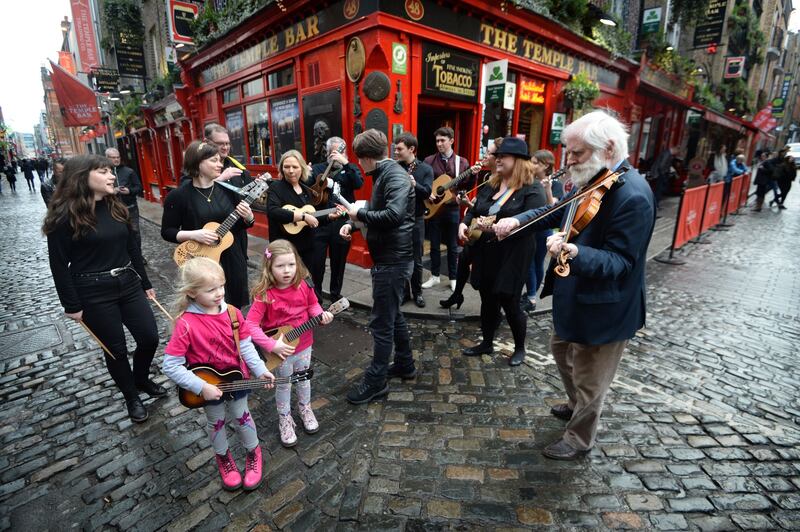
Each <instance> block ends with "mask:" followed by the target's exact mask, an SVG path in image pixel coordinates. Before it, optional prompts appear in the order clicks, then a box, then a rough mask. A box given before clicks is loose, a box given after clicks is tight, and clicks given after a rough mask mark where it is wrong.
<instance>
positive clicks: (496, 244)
mask: <svg viewBox="0 0 800 532" xmlns="http://www.w3.org/2000/svg"><path fill="white" fill-rule="evenodd" d="M534 171H535V168H534V165H533V163H532V162H531V156H530V154H529V153H528V144H527V143H526V142H525V141H524V140H522V139H519V138H517V137H506V138H504V139H503V143H502V145H501V146H500V147H499V148H498V149H497V151H496V152H495V173H494V174H493V175H492V177H491V178H490V179H489V182H488V183H487V184H486V186H484V187H482V188H481V190H480V191H478V196H477V197H476V198H475V207H473V208H472V209H470V211H469V212H468V213H467V215H466V216H465V217H464V221H463V222H462V223H461V224H460V225H459V228H458V236H459V238H460V239H461V240H467V239H468V238H469V231H470V229H471V228H470V224H471V223H472V221H473V220H475V221H476V224H475V229H477V230H478V231H480V233H481V234H480V237H479V238H478V240H477V242H475V243H474V244H473V250H472V276H471V281H472V286H473V287H474V288H475V289H477V290H478V292H479V293H480V296H481V333H482V334H483V339H482V340H481V342H480V343H479V344H477V345H475V346H474V347H469V348H467V349H464V351H463V354H464V355H465V356H480V355H484V354H491V353H493V352H494V345H493V342H494V335H495V331H496V329H497V325H498V322H499V320H500V309H501V308H502V309H503V311H504V312H505V315H506V320H507V321H508V325H509V327H510V328H511V333H512V335H513V337H514V353H513V354H512V356H511V358H510V359H509V362H508V363H509V365H511V366H518V365H520V364H521V363H522V361H523V360H524V359H525V329H526V327H527V323H528V318H527V315H526V314H525V313H524V312H523V311H522V309H521V308H520V305H519V295H520V293H521V292H522V286H523V285H524V284H525V279H526V278H527V277H528V269H529V268H530V264H531V259H532V258H533V253H534V251H535V249H534V248H535V246H536V242H535V240H534V234H533V233H529V234H527V235H526V236H525V237H524V238H520V239H515V240H513V241H503V242H501V241H498V240H497V239H496V238H495V236H494V234H493V233H494V230H493V228H492V226H493V225H494V222H495V220H498V219H501V218H506V217H509V216H515V215H517V214H520V213H522V212H525V211H529V210H531V209H535V208H537V207H541V206H543V205H544V204H545V194H544V189H543V188H542V185H541V183H539V182H537V181H535V179H534Z"/></svg>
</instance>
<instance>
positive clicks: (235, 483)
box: [216, 449, 242, 491]
mask: <svg viewBox="0 0 800 532" xmlns="http://www.w3.org/2000/svg"><path fill="white" fill-rule="evenodd" d="M216 456H217V466H218V467H219V475H220V476H221V477H222V488H223V489H225V490H227V491H233V490H237V489H239V488H240V487H242V475H241V473H239V468H238V467H236V462H235V461H234V460H233V455H231V451H230V449H229V450H228V452H227V453H225V454H218V455H216Z"/></svg>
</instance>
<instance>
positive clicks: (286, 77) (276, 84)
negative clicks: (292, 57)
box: [267, 65, 294, 91]
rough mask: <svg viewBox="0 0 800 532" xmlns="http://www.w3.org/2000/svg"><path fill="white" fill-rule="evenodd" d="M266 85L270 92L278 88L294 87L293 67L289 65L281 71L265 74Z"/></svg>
mask: <svg viewBox="0 0 800 532" xmlns="http://www.w3.org/2000/svg"><path fill="white" fill-rule="evenodd" d="M267 84H268V86H269V90H271V91H272V90H275V89H279V88H280V87H286V86H289V85H294V66H293V65H289V66H287V67H286V68H283V69H281V70H276V71H275V72H270V73H269V74H267Z"/></svg>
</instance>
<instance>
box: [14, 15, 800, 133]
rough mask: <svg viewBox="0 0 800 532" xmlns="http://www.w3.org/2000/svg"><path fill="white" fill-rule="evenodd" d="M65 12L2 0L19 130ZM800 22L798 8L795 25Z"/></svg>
mask: <svg viewBox="0 0 800 532" xmlns="http://www.w3.org/2000/svg"><path fill="white" fill-rule="evenodd" d="M793 1H794V5H795V6H797V5H798V4H800V0H793ZM64 15H67V16H69V18H70V20H72V12H71V10H70V2H69V0H0V42H2V45H3V53H2V55H0V69H1V70H0V71H2V73H3V75H2V83H0V107H2V108H3V116H4V117H5V121H6V124H8V125H10V126H11V127H12V128H13V129H14V130H15V131H19V132H22V133H32V132H33V125H34V124H36V123H38V121H39V112H40V111H42V110H44V102H43V98H44V91H43V90H42V81H41V75H40V71H39V68H40V66H41V65H43V64H47V60H48V59H52V60H53V61H56V62H57V61H58V50H59V49H60V48H61V21H62V20H63V18H64ZM798 26H800V17H798V14H797V12H795V14H794V16H793V17H792V20H791V27H792V29H796V28H797V27H798Z"/></svg>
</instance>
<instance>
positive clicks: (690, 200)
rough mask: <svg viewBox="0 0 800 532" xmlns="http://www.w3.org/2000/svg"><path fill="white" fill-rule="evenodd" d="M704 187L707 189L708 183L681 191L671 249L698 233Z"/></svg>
mask: <svg viewBox="0 0 800 532" xmlns="http://www.w3.org/2000/svg"><path fill="white" fill-rule="evenodd" d="M706 189H708V185H703V186H701V187H695V188H690V189H689V190H687V191H686V192H684V193H683V197H682V199H681V206H680V209H679V210H678V221H677V224H676V226H675V236H674V237H673V239H672V249H679V248H680V247H681V246H683V245H684V244H685V243H686V242H688V241H689V240H691V239H693V238H695V237H696V236H698V235H700V223H701V222H702V216H703V204H704V203H705V199H706Z"/></svg>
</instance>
